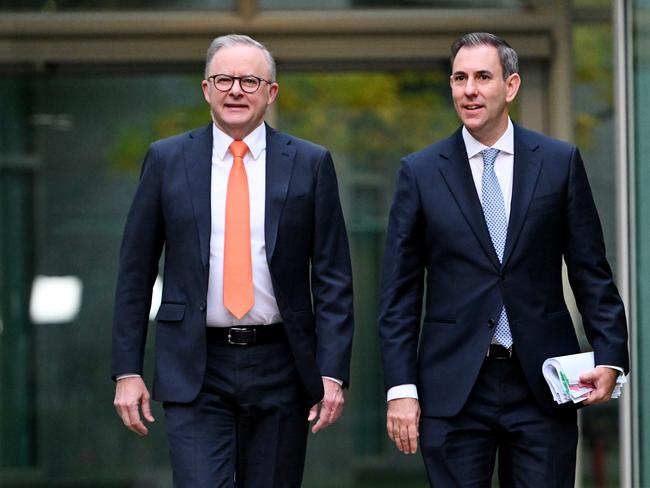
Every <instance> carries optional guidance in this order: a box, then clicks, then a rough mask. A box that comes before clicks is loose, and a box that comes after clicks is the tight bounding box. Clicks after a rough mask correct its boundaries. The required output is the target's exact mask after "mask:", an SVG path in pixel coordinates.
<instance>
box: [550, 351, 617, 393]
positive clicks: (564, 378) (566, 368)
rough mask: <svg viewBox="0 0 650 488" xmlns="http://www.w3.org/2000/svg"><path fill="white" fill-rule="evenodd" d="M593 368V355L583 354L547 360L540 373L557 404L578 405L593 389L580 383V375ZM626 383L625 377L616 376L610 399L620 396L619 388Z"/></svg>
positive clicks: (591, 386) (590, 353)
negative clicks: (570, 402) (569, 403)
mask: <svg viewBox="0 0 650 488" xmlns="http://www.w3.org/2000/svg"><path fill="white" fill-rule="evenodd" d="M593 368H594V353H593V352H583V353H581V354H570V355H568V356H558V357H555V358H548V359H547V360H546V361H544V364H543V365H542V373H543V374H544V378H545V379H546V382H547V383H548V386H549V388H550V389H551V393H552V394H553V398H554V399H555V401H556V402H557V403H566V402H568V401H569V400H571V401H573V403H579V402H581V401H583V400H585V399H586V398H587V397H588V396H589V392H590V391H592V390H593V389H594V385H592V384H591V383H581V382H580V379H579V378H580V374H582V373H586V372H587V371H589V370H591V369H593ZM626 382H627V380H626V379H625V375H623V374H621V375H619V376H618V379H617V380H616V386H615V387H614V391H613V392H612V398H618V397H619V396H621V388H622V386H623V385H624V384H625V383H626Z"/></svg>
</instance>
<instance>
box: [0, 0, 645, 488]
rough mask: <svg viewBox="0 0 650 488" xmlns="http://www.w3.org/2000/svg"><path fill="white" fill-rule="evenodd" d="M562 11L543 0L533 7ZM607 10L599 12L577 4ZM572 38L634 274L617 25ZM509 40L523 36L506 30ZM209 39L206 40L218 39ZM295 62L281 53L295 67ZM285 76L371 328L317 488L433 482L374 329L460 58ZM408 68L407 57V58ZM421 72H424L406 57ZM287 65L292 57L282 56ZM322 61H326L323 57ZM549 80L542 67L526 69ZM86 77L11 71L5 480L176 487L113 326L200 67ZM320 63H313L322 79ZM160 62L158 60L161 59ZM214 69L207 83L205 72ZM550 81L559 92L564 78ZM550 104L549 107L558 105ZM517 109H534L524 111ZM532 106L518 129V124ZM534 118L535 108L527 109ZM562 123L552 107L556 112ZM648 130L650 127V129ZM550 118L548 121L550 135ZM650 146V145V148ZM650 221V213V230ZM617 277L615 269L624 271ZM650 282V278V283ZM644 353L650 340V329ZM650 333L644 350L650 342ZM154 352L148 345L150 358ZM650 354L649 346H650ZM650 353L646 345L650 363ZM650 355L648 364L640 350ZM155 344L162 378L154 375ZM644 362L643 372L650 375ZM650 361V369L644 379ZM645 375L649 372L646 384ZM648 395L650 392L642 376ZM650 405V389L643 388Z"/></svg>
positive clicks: (607, 439) (1, 374)
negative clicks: (127, 262) (150, 199)
mask: <svg viewBox="0 0 650 488" xmlns="http://www.w3.org/2000/svg"><path fill="white" fill-rule="evenodd" d="M239 3H240V2H235V1H234V0H233V1H216V0H193V1H190V2H178V1H173V0H161V1H154V2H144V1H139V0H123V1H122V0H115V1H99V0H98V1H95V2H74V1H63V0H61V1H47V2H46V1H32V2H29V1H27V2H12V1H8V2H1V3H0V10H23V11H27V10H31V11H40V10H42V11H45V10H48V9H49V10H50V11H52V10H60V11H66V10H67V11H80V10H82V9H83V10H102V11H104V10H131V9H133V10H144V9H150V10H173V9H195V10H201V9H230V10H234V9H236V8H237V7H238V5H239ZM478 3H481V6H485V7H490V8H492V7H501V8H505V7H512V8H514V9H518V8H519V7H521V6H522V5H523V4H526V5H528V4H529V3H530V2H522V1H516V0H503V1H499V2H488V4H487V5H485V3H484V2H476V1H472V0H464V1H461V2H443V1H435V0H431V1H421V2H420V1H412V2H408V3H407V2H391V1H381V0H379V1H366V0H358V1H355V0H349V1H347V0H325V1H324V2H294V1H293V0H259V1H258V2H257V5H258V7H259V8H260V10H261V11H264V10H279V9H286V8H296V9H312V8H319V9H333V8H356V7H364V8H365V7H370V8H374V7H399V8H410V7H441V8H447V7H451V6H453V7H455V8H464V7H474V6H476V5H477V4H478ZM535 3H538V4H544V2H535ZM575 3H576V4H583V5H589V6H593V5H594V4H598V5H602V3H603V2H602V1H600V0H598V1H596V2H593V1H591V0H590V1H587V2H585V1H584V0H576V2H575ZM635 8H636V11H635V13H637V14H638V15H636V17H635V18H636V21H635V25H634V29H635V31H634V36H635V37H634V43H635V44H634V49H635V52H636V53H637V55H636V57H635V72H634V83H635V92H636V100H635V106H636V107H644V106H648V104H649V103H650V100H646V99H645V98H647V97H648V96H649V95H647V93H648V92H649V91H650V90H648V89H647V88H648V87H650V84H649V83H650V76H648V73H649V72H650V70H648V66H649V63H648V55H647V53H648V52H650V46H649V45H648V39H650V36H649V35H648V32H649V31H650V23H649V22H648V18H650V16H649V15H648V12H649V10H650V3H648V0H645V1H638V2H635ZM599 22H600V23H598V22H597V23H595V24H593V23H592V24H584V23H583V24H580V25H575V26H573V27H572V33H573V39H572V42H573V57H574V76H573V81H574V88H573V101H574V110H573V111H572V113H571V114H568V115H567V116H571V117H573V121H574V129H575V135H576V136H575V139H576V141H575V142H577V143H578V145H579V146H580V148H581V151H582V153H583V156H584V159H585V163H586V166H587V171H588V173H589V177H590V181H591V184H592V188H593V191H594V195H595V198H596V203H597V206H598V209H599V212H600V215H601V219H602V220H603V226H604V230H605V240H606V244H607V249H608V257H609V260H610V263H611V264H612V265H614V264H615V263H616V257H617V253H618V250H617V249H616V236H615V224H616V222H615V221H616V213H615V205H616V202H615V199H614V193H615V191H614V179H615V178H614V171H615V169H614V151H613V141H612V136H611V134H612V133H613V127H614V125H613V124H614V121H613V109H612V106H613V97H612V79H611V76H612V75H611V58H612V48H611V44H612V39H611V37H612V34H611V26H610V25H609V24H608V23H604V22H602V21H599ZM506 37H507V36H506ZM206 42H207V41H206ZM280 61H282V60H280ZM319 63H320V61H313V62H310V63H308V65H309V66H310V70H308V71H307V70H304V71H299V70H300V69H301V68H300V64H298V65H293V66H292V67H293V68H294V69H298V71H296V70H294V71H291V72H286V71H284V70H282V69H281V70H280V77H279V81H280V84H281V92H280V97H279V100H278V102H277V104H276V107H275V109H274V110H273V113H272V119H273V121H274V125H275V126H277V127H278V128H279V129H281V130H285V131H287V132H291V133H293V134H295V135H297V136H300V137H304V138H307V139H311V140H314V141H316V142H318V143H320V144H323V145H325V146H327V147H329V148H330V149H331V151H332V154H333V157H334V162H335V166H336V170H337V173H338V178H339V186H340V191H341V197H342V202H343V206H344V213H345V217H346V221H347V225H348V231H349V234H350V244H351V251H352V259H353V267H354V269H353V271H354V277H355V318H356V324H357V329H356V337H355V343H354V352H353V363H352V381H351V385H352V387H351V389H350V390H349V392H348V393H347V395H348V396H347V398H346V410H345V413H344V415H343V417H342V418H341V420H340V421H339V422H338V423H337V424H335V425H334V426H332V427H331V428H329V429H327V430H326V431H325V432H323V433H320V434H318V435H316V436H310V440H309V443H310V444H309V449H308V458H307V466H306V475H305V476H306V478H305V483H304V486H305V487H306V488H321V487H323V488H325V487H328V488H329V487H331V486H337V487H339V486H340V487H343V488H345V487H355V488H362V487H363V488H370V487H372V488H382V487H386V488H387V487H393V486H397V483H399V486H401V487H404V488H409V487H410V486H413V487H416V486H417V487H421V486H425V485H426V481H425V476H424V472H423V468H422V464H421V460H420V458H419V455H418V456H403V455H401V454H399V453H398V452H397V451H396V449H395V448H394V447H393V446H392V444H391V443H390V441H389V440H388V438H387V436H386V434H385V401H384V392H383V387H382V379H381V371H380V367H379V351H378V347H379V345H378V340H377V336H376V317H377V311H376V309H377V298H378V286H379V276H380V272H381V257H382V252H383V245H384V232H385V226H386V220H387V214H388V209H389V205H390V203H391V199H392V192H393V187H394V177H395V173H396V170H397V166H398V163H399V158H400V156H402V155H404V154H406V153H408V152H410V151H413V150H415V149H419V148H421V147H423V146H425V145H426V144H428V143H430V142H432V141H435V140H437V139H439V138H441V137H443V136H445V135H447V134H449V133H450V132H451V131H452V130H454V129H455V128H456V127H457V125H458V120H457V118H456V115H455V113H454V111H453V108H452V105H451V101H450V97H449V86H448V67H447V65H446V62H445V60H440V63H439V64H436V61H427V62H426V63H420V65H421V68H420V69H417V70H416V69H396V68H395V69H393V68H391V66H392V64H391V63H390V62H386V63H382V64H381V67H382V68H383V69H379V68H376V67H373V66H372V65H370V66H369V63H365V64H362V66H363V67H364V69H363V70H361V69H360V68H358V67H354V66H352V67H350V66H351V65H344V66H342V68H341V69H342V70H341V71H338V72H332V71H326V70H325V69H324V68H321V69H323V70H322V71H321V70H319ZM404 64H405V63H402V64H397V65H398V66H404ZM406 64H407V63H406ZM281 66H282V64H281ZM320 66H326V65H323V64H321V65H320ZM528 67H531V68H533V71H535V70H536V71H537V72H538V73H542V72H543V73H546V72H547V71H548V64H547V62H546V61H545V60H544V61H539V60H538V59H533V60H531V59H528V60H527V61H526V62H525V63H522V68H523V69H524V72H523V73H522V74H523V78H524V87H525V88H526V89H530V88H528V87H529V86H530V85H528V86H527V85H526V83H527V81H529V80H528V79H527V78H526V69H527V68H528ZM89 68H90V69H88V70H84V68H83V67H76V68H75V69H74V73H76V74H72V73H71V72H70V71H68V72H67V73H66V71H65V70H62V71H61V72H58V71H57V70H56V69H53V70H46V71H41V72H38V73H36V72H32V71H17V68H16V67H15V66H12V67H11V69H12V71H7V72H6V73H4V74H3V76H2V77H1V78H0V99H1V100H2V101H3V102H2V103H1V104H0V433H1V435H0V486H2V487H3V488H4V487H8V488H11V487H16V488H17V487H30V488H40V487H50V486H75V487H79V486H83V487H85V486H88V487H97V486H101V487H109V488H110V487H127V486H144V487H168V486H171V481H170V479H171V476H170V471H169V462H168V456H167V447H166V439H165V435H164V426H163V425H162V424H163V422H164V421H163V414H162V411H161V408H160V406H159V405H157V404H155V405H154V416H156V418H157V419H158V423H157V424H156V425H155V426H154V427H153V428H152V429H150V434H149V437H148V438H146V439H141V438H138V437H136V436H135V435H134V434H132V433H131V432H129V431H127V430H126V429H125V428H123V427H122V425H121V423H120V420H119V419H118V418H117V416H116V415H115V413H114V411H113V408H112V396H113V384H112V382H111V381H110V379H109V378H108V374H109V373H108V369H109V363H110V324H111V318H112V300H113V292H114V286H115V274H116V268H117V259H118V251H119V242H120V238H121V233H122V226H123V225H124V220H125V217H126V213H127V210H128V206H129V204H130V200H131V197H132V195H133V191H134V189H135V186H136V184H137V179H138V174H139V169H140V164H141V161H142V157H143V155H144V153H145V152H146V149H147V146H148V144H149V143H150V142H152V141H154V140H156V139H159V138H161V137H165V136H167V135H171V134H175V133H178V132H182V131H184V130H187V129H190V128H193V127H197V126H199V125H202V124H205V123H208V121H209V118H208V109H207V106H206V105H205V102H204V100H203V97H202V94H201V91H200V79H201V77H200V74H198V73H200V72H201V65H200V63H197V64H196V66H195V67H192V68H191V69H192V72H191V73H190V72H189V71H188V64H183V65H182V66H179V67H175V66H172V67H170V65H169V64H165V65H164V66H153V65H152V66H150V71H143V70H140V71H134V70H133V69H129V70H124V71H122V70H120V69H119V67H115V66H111V65H105V64H102V65H92V66H90V67H89ZM311 68H313V69H311ZM147 69H149V68H147ZM195 73H197V74H195ZM539 79H540V80H544V82H543V83H542V82H540V83H539V85H540V86H539V87H537V88H536V89H537V90H539V92H535V94H538V95H539V97H540V99H542V100H547V99H548V87H547V86H545V85H544V84H545V83H546V82H547V81H548V80H547V77H546V75H544V76H540V77H539ZM545 105H546V104H544V103H540V104H539V106H540V109H541V110H548V109H547V107H546V106H545ZM516 108H517V110H518V109H519V108H520V107H519V106H517V107H516ZM517 115H518V114H515V117H514V118H515V119H517ZM522 115H523V114H522ZM539 119H540V120H542V121H547V120H548V114H543V115H540V116H539ZM646 119H647V120H646ZM649 124H650V119H648V118H647V117H646V116H645V115H644V113H643V111H642V110H640V109H638V111H637V112H636V114H635V127H636V128H635V134H636V141H637V142H636V147H635V151H636V160H635V161H636V167H635V171H636V175H637V179H636V192H637V194H638V199H637V208H636V212H637V216H638V217H637V227H638V230H637V246H636V253H637V259H638V265H639V269H638V272H637V276H638V287H637V288H638V289H637V292H638V296H637V301H638V303H639V308H638V318H639V323H640V324H642V323H643V320H646V321H647V316H648V315H649V314H650V309H646V308H644V306H645V307H647V306H648V305H644V304H648V303H650V287H648V286H646V284H644V282H643V280H642V277H643V275H644V274H647V273H648V272H649V271H650V254H648V251H647V249H650V224H647V223H645V222H644V219H643V215H644V214H645V213H648V211H650V199H649V198H648V196H647V195H648V193H647V192H646V197H645V199H644V196H643V189H644V188H647V187H648V185H650V170H648V169H647V164H645V163H644V160H647V159H648V155H650V146H649V144H650V142H648V138H647V137H645V139H644V134H648V125H649ZM540 125H543V124H540ZM646 146H647V147H646ZM645 220H647V219H645ZM615 272H616V270H615ZM646 281H647V280H646ZM639 329H640V333H639V340H640V344H641V348H640V349H641V352H642V351H646V352H647V353H648V354H650V336H648V337H646V334H644V333H643V331H642V328H641V327H640V328H639ZM644 341H645V343H644ZM151 346H152V344H151V343H150V344H149V348H150V349H151ZM642 348H644V349H642ZM646 355H647V354H646ZM641 357H643V354H641ZM151 359H152V358H151V350H150V351H149V354H148V356H147V361H148V362H147V364H146V372H148V375H147V380H148V382H150V375H151ZM644 367H645V364H643V362H641V364H639V365H638V366H637V368H638V370H639V371H643V370H644ZM645 369H647V368H645ZM638 374H641V373H638ZM641 386H642V385H641ZM639 395H640V401H641V402H642V403H641V405H648V404H650V390H648V389H645V390H644V389H643V388H642V389H641V390H640V391H639ZM617 419H618V403H617V402H610V403H608V404H606V405H603V406H600V407H591V408H589V409H585V410H584V411H583V414H582V419H581V422H582V434H583V437H582V440H583V444H582V447H581V453H580V456H581V467H582V474H581V479H582V484H581V486H583V487H594V488H599V487H609V486H617V485H618V469H619V467H618V457H617V456H618V447H619V435H618V424H617ZM640 422H641V425H640V427H641V429H640V433H639V436H640V441H641V442H640V444H641V454H640V456H641V461H642V462H641V466H642V468H641V469H642V472H643V476H644V478H643V480H644V483H645V484H641V485H640V486H650V471H648V469H650V468H644V467H643V466H650V455H649V453H650V429H649V428H648V427H647V426H646V425H644V424H643V417H642V418H641V419H640Z"/></svg>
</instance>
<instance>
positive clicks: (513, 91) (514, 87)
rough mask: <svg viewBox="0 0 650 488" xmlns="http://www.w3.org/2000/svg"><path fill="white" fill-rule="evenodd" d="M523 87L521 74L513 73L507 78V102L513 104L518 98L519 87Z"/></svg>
mask: <svg viewBox="0 0 650 488" xmlns="http://www.w3.org/2000/svg"><path fill="white" fill-rule="evenodd" d="M520 86H521V77H520V76H519V73H512V74H511V75H510V76H508V78H506V102H507V103H510V102H512V101H513V100H514V99H515V97H516V96H517V92H518V91H519V87H520Z"/></svg>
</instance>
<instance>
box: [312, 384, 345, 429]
mask: <svg viewBox="0 0 650 488" xmlns="http://www.w3.org/2000/svg"><path fill="white" fill-rule="evenodd" d="M323 389H324V390H325V394H324V395H323V399H322V400H321V401H320V402H318V403H317V404H316V405H314V406H313V407H311V409H310V410H309V417H308V418H307V420H308V421H309V422H311V421H312V420H314V419H315V418H316V416H318V421H317V422H316V423H315V424H314V425H313V426H312V428H311V431H312V432H313V433H314V434H315V433H316V432H318V431H319V430H321V429H324V428H325V427H327V426H328V425H331V424H333V423H334V422H336V421H337V419H338V418H339V417H340V416H341V413H342V412H343V403H344V401H345V399H344V398H343V388H341V385H339V384H338V383H337V382H336V381H332V380H330V379H327V378H323ZM319 410H320V411H319Z"/></svg>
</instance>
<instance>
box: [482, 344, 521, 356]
mask: <svg viewBox="0 0 650 488" xmlns="http://www.w3.org/2000/svg"><path fill="white" fill-rule="evenodd" d="M514 354H515V351H514V350H513V348H512V346H511V347H509V348H508V347H505V346H502V345H501V344H490V347H489V348H488V352H487V357H489V358H490V359H512V357H513V356H514Z"/></svg>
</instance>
